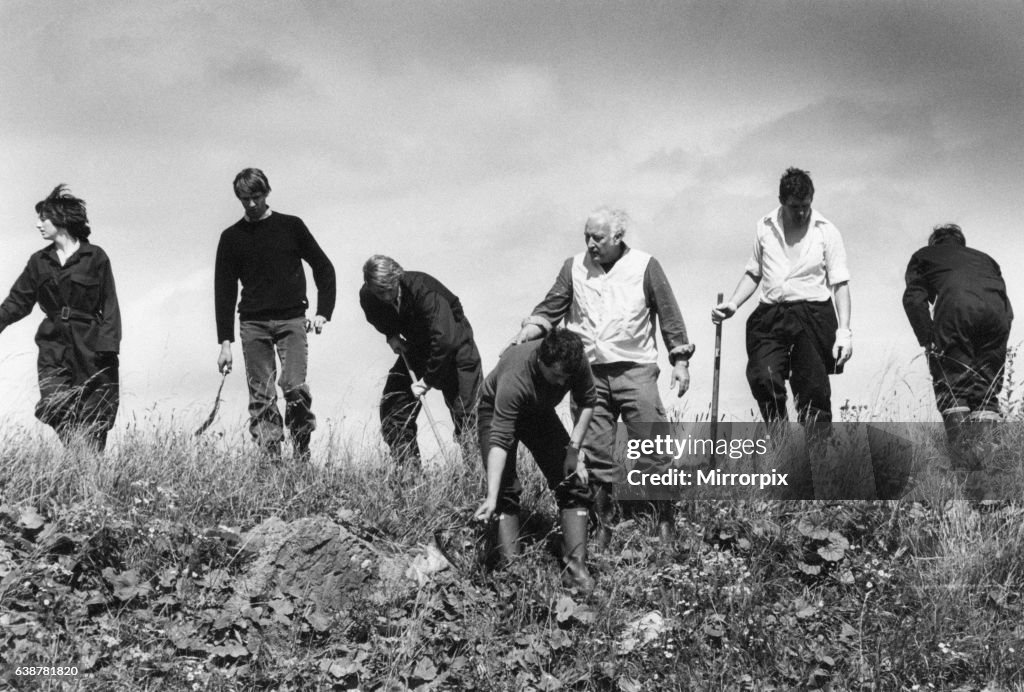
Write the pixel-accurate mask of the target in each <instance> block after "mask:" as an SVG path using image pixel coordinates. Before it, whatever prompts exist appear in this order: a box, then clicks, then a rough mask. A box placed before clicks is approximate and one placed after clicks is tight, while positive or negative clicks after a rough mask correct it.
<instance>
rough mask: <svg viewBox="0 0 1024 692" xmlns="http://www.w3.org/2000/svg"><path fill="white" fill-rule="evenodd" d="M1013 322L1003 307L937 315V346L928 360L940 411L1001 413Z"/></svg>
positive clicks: (965, 308)
mask: <svg viewBox="0 0 1024 692" xmlns="http://www.w3.org/2000/svg"><path fill="white" fill-rule="evenodd" d="M1009 339H1010V317H1009V314H1008V313H1007V311H1006V309H1005V308H1004V307H1003V306H1002V305H999V306H971V307H970V308H969V309H968V308H967V307H966V306H965V307H964V309H962V310H960V311H958V312H957V313H955V314H951V315H937V316H936V320H935V347H936V350H937V351H938V355H935V354H933V355H932V356H931V357H930V358H929V362H928V367H929V370H931V375H932V386H933V388H934V389H935V403H936V405H937V406H938V408H939V411H940V412H943V411H947V410H949V409H951V408H955V407H960V406H966V407H967V408H968V409H970V410H971V411H993V412H998V411H999V393H1000V392H1001V391H1002V389H1003V367H1004V365H1005V364H1006V350H1007V342H1008V341H1009Z"/></svg>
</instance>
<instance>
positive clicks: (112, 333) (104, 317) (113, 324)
mask: <svg viewBox="0 0 1024 692" xmlns="http://www.w3.org/2000/svg"><path fill="white" fill-rule="evenodd" d="M97 269H98V270H99V272H98V273H99V279H100V304H101V306H102V307H101V317H100V323H99V330H98V331H99V334H98V336H97V339H96V345H95V349H96V350H97V351H108V352H110V353H118V352H119V351H120V350H121V308H120V305H119V304H118V302H117V288H116V286H115V284H114V270H113V268H111V266H110V258H109V257H107V256H106V255H105V254H104V256H103V258H102V261H101V262H100V264H99V266H98V267H97Z"/></svg>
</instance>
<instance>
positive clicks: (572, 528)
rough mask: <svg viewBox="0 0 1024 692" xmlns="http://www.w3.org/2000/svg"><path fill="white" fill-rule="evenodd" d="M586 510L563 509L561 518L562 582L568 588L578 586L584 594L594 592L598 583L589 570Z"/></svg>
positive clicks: (587, 517) (587, 513)
mask: <svg viewBox="0 0 1024 692" xmlns="http://www.w3.org/2000/svg"><path fill="white" fill-rule="evenodd" d="M588 515H589V512H588V511H587V510H585V509H563V510H562V511H561V514H560V516H559V518H560V520H561V524H562V562H563V563H564V564H565V571H564V572H563V573H562V581H563V583H565V584H566V586H577V587H579V589H580V591H582V592H583V593H590V592H592V591H593V590H594V587H595V586H596V583H595V582H594V578H593V577H592V576H590V570H589V569H587V522H588V519H589V516H588Z"/></svg>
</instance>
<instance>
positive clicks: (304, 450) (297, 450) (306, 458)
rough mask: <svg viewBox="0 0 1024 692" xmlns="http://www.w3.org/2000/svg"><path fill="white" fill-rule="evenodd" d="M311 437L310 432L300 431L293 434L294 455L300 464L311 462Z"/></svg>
mask: <svg viewBox="0 0 1024 692" xmlns="http://www.w3.org/2000/svg"><path fill="white" fill-rule="evenodd" d="M309 438H310V434H309V433H299V434H298V435H293V436H292V457H293V459H294V460H295V461H296V462H297V463H299V464H308V463H309V462H310V458H311V454H310V452H309Z"/></svg>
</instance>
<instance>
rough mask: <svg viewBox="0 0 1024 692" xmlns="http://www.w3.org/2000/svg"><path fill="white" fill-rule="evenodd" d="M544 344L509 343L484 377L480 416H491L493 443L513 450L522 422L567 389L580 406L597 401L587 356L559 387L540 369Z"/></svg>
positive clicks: (552, 404)
mask: <svg viewBox="0 0 1024 692" xmlns="http://www.w3.org/2000/svg"><path fill="white" fill-rule="evenodd" d="M540 345H541V341H540V340H535V341H527V342H526V343H525V344H518V345H515V346H509V347H508V348H507V349H506V350H505V352H504V353H503V354H501V358H499V359H498V365H497V366H496V367H495V368H494V370H492V371H491V374H489V375H488V376H487V379H485V380H484V386H483V389H482V390H481V392H480V417H481V419H483V418H485V417H489V418H490V424H491V435H490V445H491V447H500V448H501V449H504V450H505V451H508V450H510V449H511V448H512V445H513V444H514V443H515V441H516V428H517V427H518V425H519V424H521V423H526V422H527V421H528V420H529V418H530V416H532V415H536V414H537V413H540V412H542V411H545V410H552V409H554V408H555V407H556V406H557V405H558V402H560V401H561V400H562V399H563V397H565V395H566V393H567V392H572V400H573V402H574V403H575V404H576V405H577V406H578V407H580V408H590V407H593V406H596V405H597V389H596V388H595V387H594V376H593V375H592V374H591V372H590V364H589V363H587V361H586V359H583V361H582V362H581V364H580V367H579V369H578V370H577V371H576V372H574V373H572V375H571V377H570V378H569V380H568V381H567V382H566V383H565V385H564V386H562V387H558V386H555V385H552V384H549V383H548V381H547V380H545V379H544V376H543V375H542V374H541V372H540V353H539V351H540Z"/></svg>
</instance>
